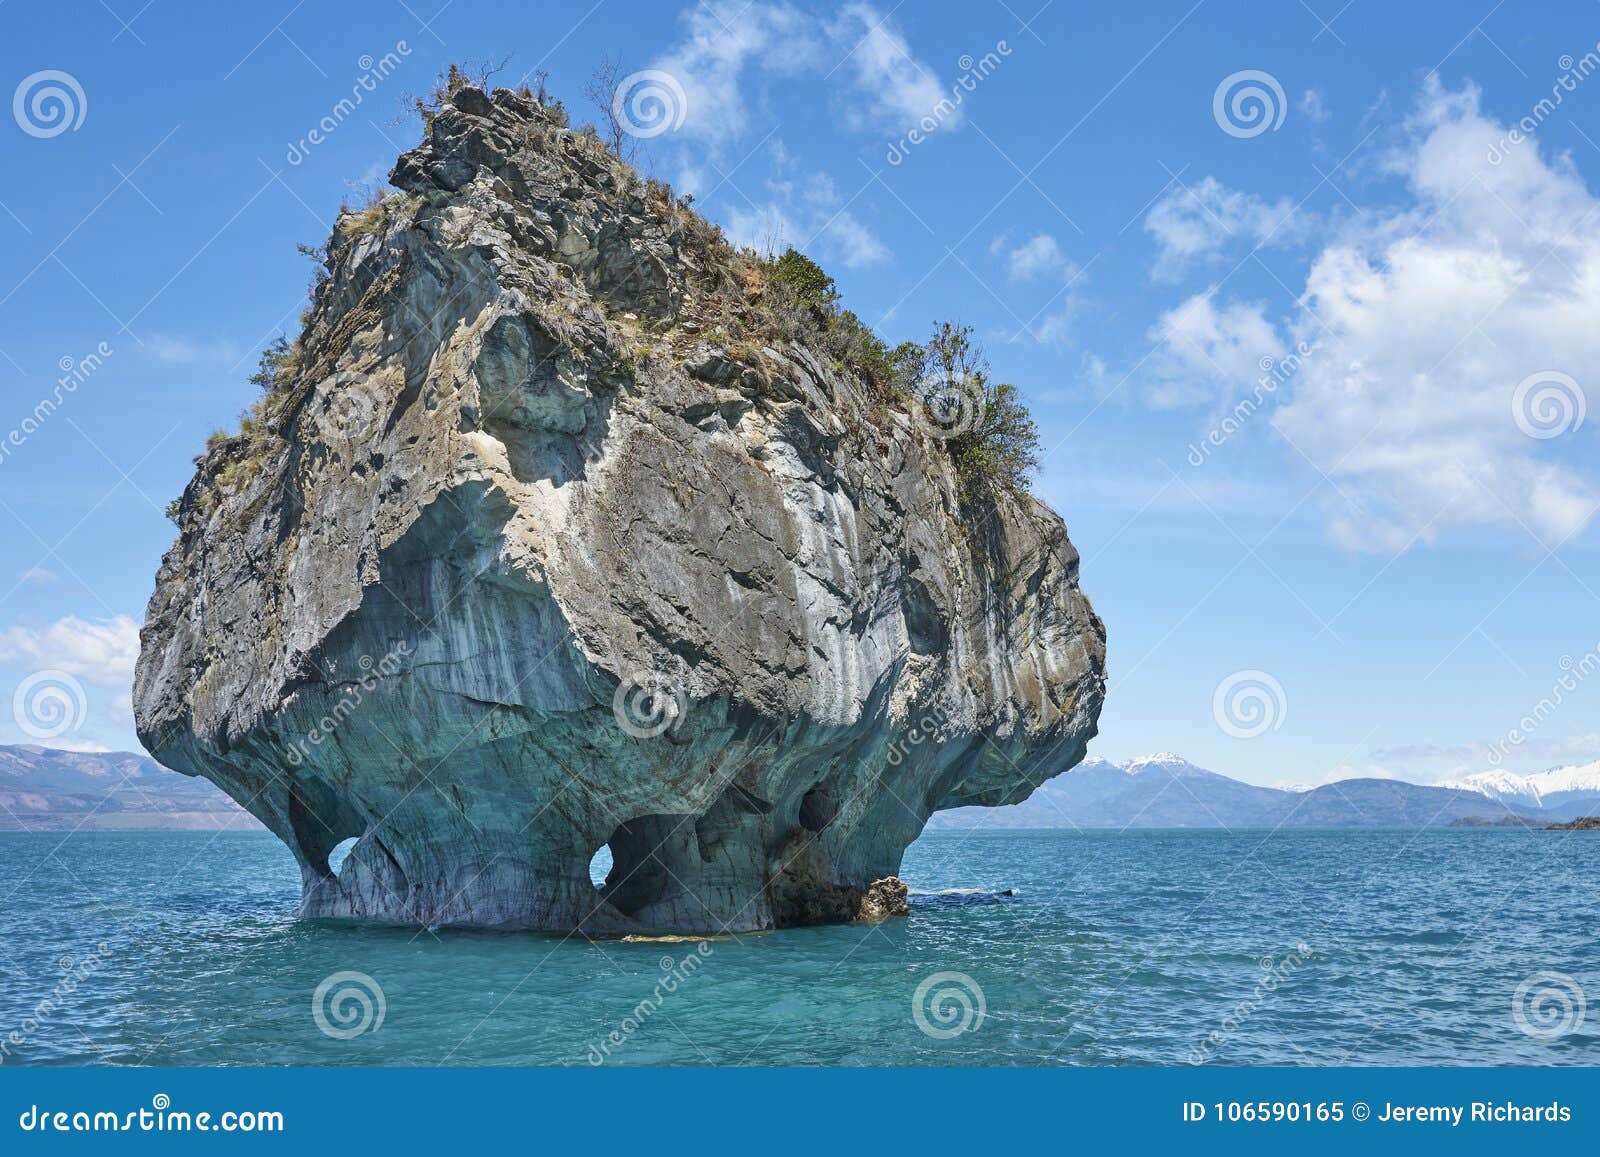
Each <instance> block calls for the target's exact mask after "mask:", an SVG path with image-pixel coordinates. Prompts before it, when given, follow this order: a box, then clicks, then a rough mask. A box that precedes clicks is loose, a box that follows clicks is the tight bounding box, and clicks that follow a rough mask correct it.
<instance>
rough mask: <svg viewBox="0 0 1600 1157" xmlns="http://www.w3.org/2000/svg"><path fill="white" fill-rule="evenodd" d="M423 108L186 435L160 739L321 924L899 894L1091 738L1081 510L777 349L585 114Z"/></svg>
mask: <svg viewBox="0 0 1600 1157" xmlns="http://www.w3.org/2000/svg"><path fill="white" fill-rule="evenodd" d="M426 121H427V123H426V131H425V140H424V142H423V144H421V145H420V146H419V147H418V148H416V149H414V150H413V151H411V152H409V153H406V154H405V155H404V156H402V157H401V158H400V159H399V161H398V163H397V164H396V165H395V167H394V170H393V172H392V173H391V175H390V182H391V184H392V185H393V186H394V187H395V189H397V190H398V191H399V192H398V193H395V194H391V195H390V196H389V197H388V198H387V199H386V200H385V201H383V202H382V203H380V204H378V205H375V206H373V207H371V208H368V209H366V210H362V211H356V212H351V211H347V212H346V213H345V215H344V216H342V217H341V220H340V224H339V227H338V228H337V229H336V230H335V233H334V235H333V237H332V239H331V240H330V241H329V243H328V246H327V249H326V253H325V257H326V263H325V265H326V267H325V270H324V271H323V272H322V274H321V276H320V277H319V281H318V283H317V285H316V286H315V288H314V291H313V298H312V305H311V308H310V309H309V310H308V311H307V314H306V316H305V325H304V329H303V331H302V333H301V334H300V336H299V338H298V340H297V341H296V342H295V343H294V345H293V348H292V350H291V351H289V355H288V357H287V358H285V359H284V361H283V364H282V365H281V367H280V371H281V373H280V376H281V379H282V380H281V381H280V382H279V383H277V384H276V385H275V386H274V392H273V394H272V395H271V396H270V397H269V398H268V399H267V400H266V402H265V403H264V404H263V406H262V407H259V408H258V412H257V414H256V416H255V418H253V419H251V420H250V421H247V422H246V423H245V428H244V429H243V430H242V431H241V433H240V434H238V435H236V436H232V437H221V436H218V437H216V438H214V439H213V441H212V444H211V445H210V447H209V448H208V451H207V453H206V454H205V455H203V456H202V457H201V458H199V459H197V465H198V471H197V473H196V476H195V478H194V480H193V481H192V482H191V483H190V485H189V487H188V488H187V489H186V491H185V493H184V496H183V498H182V500H181V504H180V507H179V510H178V514H177V520H178V522H179V526H180V531H181V533H180V537H179V540H178V542H177V543H176V544H175V545H174V546H173V547H172V549H171V550H170V551H169V552H168V554H167V556H166V558H165V559H164V561H163V563H162V565H161V568H160V572H159V574H158V576H157V579H156V589H155V594H154V596H153V597H152V599H151V601H150V606H149V612H148V617H147V620H146V623H145V626H144V630H143V634H142V644H143V646H142V652H141V654H140V658H139V664H138V671H137V677H136V684H135V690H134V706H135V714H136V718H137V722H138V727H139V734H140V737H141V739H142V740H143V742H144V743H145V744H146V746H147V747H148V748H149V750H150V752H151V753H152V754H153V755H154V756H155V757H156V758H157V759H158V760H160V761H161V762H162V763H163V764H165V765H166V766H168V767H170V768H173V769H176V770H177V771H180V772H184V773H186V774H190V775H199V776H204V777H205V778H207V779H209V780H212V781H214V782H215V783H217V784H218V785H220V786H221V787H222V788H223V789H224V790H225V791H226V792H227V793H228V794H229V795H231V796H232V797H233V798H234V799H236V800H238V801H239V802H240V803H241V804H243V805H244V806H245V807H246V808H247V809H248V810H249V811H250V812H252V813H253V814H254V815H256V816H257V817H259V818H260V819H261V821H262V822H263V823H265V824H266V825H267V827H268V828H270V829H271V830H272V831H273V832H275V833H276V834H277V835H278V837H279V838H281V839H282V840H283V842H284V843H285V844H287V845H288V847H289V849H290V850H291V851H292V852H293V854H294V856H295V859H296V860H297V861H298V863H299V866H300V871H301V875H302V879H303V912H304V914H305V915H306V916H309V917H362V918H371V919H379V920H387V921H396V922H403V923H415V924H423V925H430V926H436V925H476V926H497V927H508V928H526V929H541V930H554V931H570V930H572V929H581V930H583V931H585V932H588V933H592V934H599V935H616V934H630V933H633V934H641V933H707V932H720V931H724V930H732V931H741V930H749V929H765V928H774V927H784V926H790V925H796V924H803V923H815V922H827V921H843V920H850V919H855V918H858V917H864V918H873V917H875V916H877V915H879V914H880V913H881V914H894V912H903V911H904V907H903V888H902V889H901V894H900V896H899V897H898V899H897V897H896V896H895V894H894V892H893V890H892V888H887V889H886V886H885V885H882V884H876V883H875V882H879V881H883V880H884V878H885V877H890V876H893V875H894V874H895V873H896V872H897V871H898V869H899V867H900V859H901V855H902V852H903V851H904V849H905V847H906V846H907V845H908V844H909V843H910V842H911V841H912V840H914V839H915V838H916V837H917V835H918V833H920V832H921V831H922V829H923V825H924V823H925V822H926V820H927V819H928V817H929V815H930V814H932V813H933V812H934V811H936V810H938V809H941V808H953V807H962V806H966V805H973V804H985V805H999V804H1007V803H1013V802H1016V801H1018V800H1021V799H1024V798H1025V797H1027V796H1028V794H1029V793H1030V792H1031V791H1032V790H1033V789H1034V788H1035V787H1036V786H1037V785H1038V784H1039V783H1040V782H1042V781H1043V780H1045V779H1047V778H1049V777H1050V776H1053V775H1056V774H1058V773H1060V772H1062V771H1064V770H1066V769H1068V768H1070V767H1072V766H1073V765H1074V764H1075V763H1077V762H1078V761H1079V760H1080V759H1081V758H1082V757H1083V755H1084V748H1085V744H1086V743H1087V742H1088V741H1089V739H1090V738H1091V737H1092V736H1093V735H1094V734H1095V726H1096V719H1097V717H1098V715H1099V711H1100V706H1101V702H1102V699H1103V695H1104V659H1105V636H1104V630H1103V628H1102V626H1101V623H1100V621H1099V620H1098V619H1097V618H1096V617H1095V615H1094V613H1093V611H1092V610H1091V609H1090V606H1089V603H1088V601H1087V599H1086V598H1085V597H1084V596H1083V594H1081V593H1080V591H1079V589H1078V555H1077V552H1076V551H1075V550H1074V548H1073V547H1072V545H1071V543H1070V542H1069V541H1068V539H1067V534H1066V531H1065V528H1064V527H1063V525H1062V522H1061V520H1060V518H1058V517H1057V516H1056V514H1055V513H1053V512H1052V511H1051V510H1050V509H1048V508H1047V507H1046V506H1044V505H1043V504H1042V503H1040V502H1039V501H1037V500H1035V499H1032V498H1029V497H1027V496H1026V495H1022V494H1018V493H1015V492H1012V491H1009V490H991V491H989V492H987V493H985V494H983V495H977V496H975V495H974V494H973V493H972V492H971V490H970V488H965V487H964V486H963V483H962V481H961V479H960V478H959V477H958V476H957V474H956V472H955V470H954V469H953V467H952V465H951V461H950V455H949V453H948V448H947V447H946V446H945V445H944V444H943V443H942V442H941V441H940V440H939V438H937V437H935V436H932V435H930V434H929V433H928V432H926V431H925V430H924V429H923V428H922V426H920V425H919V424H918V422H917V421H916V420H915V419H914V417H913V415H912V414H911V413H909V412H908V411H907V410H906V409H905V408H904V406H902V405H896V404H892V402H886V401H884V400H883V399H882V398H875V397H872V396H869V393H870V391H868V390H867V389H866V387H864V386H863V385H862V384H861V382H860V381H859V380H858V379H857V377H856V376H855V375H854V374H853V373H851V372H850V371H849V370H848V369H846V368H845V367H844V365H843V364H842V363H836V362H835V361H834V360H833V359H832V358H828V357H825V356H824V355H821V354H819V353H818V352H817V351H816V350H815V349H810V348H807V347H806V345H804V344H802V343H800V342H797V341H784V340H782V339H781V338H778V337H768V338H764V337H762V336H760V332H759V324H758V323H759V316H757V314H758V313H759V310H757V314H751V313H750V312H749V310H750V309H751V308H755V307H750V306H749V305H748V303H749V302H752V301H756V302H759V300H760V290H759V287H757V288H755V289H752V288H751V286H750V284H749V279H750V277H751V276H752V275H751V273H750V270H751V269H752V268H759V266H758V265H757V264H756V263H755V262H753V261H751V260H750V259H748V258H743V259H741V260H733V259H734V258H736V257H738V255H737V254H735V253H734V252H733V251H732V250H731V249H730V248H729V247H728V246H727V245H726V244H725V243H724V242H722V240H721V238H720V235H718V234H717V232H716V231H715V230H714V229H713V228H712V227H710V226H708V225H707V224H706V223H705V222H704V221H703V220H702V219H700V218H699V217H698V216H696V215H695V214H694V213H692V212H691V211H689V210H688V209H687V207H686V206H685V204H684V203H683V202H680V201H675V200H674V199H673V198H672V197H671V195H670V191H664V187H663V186H660V185H658V184H656V183H654V182H646V181H644V180H643V179H642V178H640V177H639V176H638V175H637V174H635V173H634V172H633V171H632V170H631V169H629V168H628V167H627V166H626V165H625V164H623V163H622V162H621V161H620V160H618V159H617V158H616V157H615V156H614V155H613V154H611V153H610V152H609V151H608V150H607V149H606V148H605V147H604V146H603V145H602V144H601V143H600V141H599V140H598V139H597V138H596V137H595V136H594V135H593V134H592V133H584V132H578V131H574V130H571V129H569V128H567V127H566V125H565V117H564V115H561V114H559V112H558V110H556V109H555V107H554V106H545V105H541V104H539V103H538V102H537V101H536V100H535V99H533V98H532V97H531V96H530V95H529V94H527V93H526V92H522V93H514V92H511V91H509V90H504V89H502V90H498V91H496V92H494V93H493V94H492V95H491V94H488V93H485V92H483V91H481V90H479V89H476V88H472V87H462V86H459V85H458V86H456V88H455V91H454V92H452V93H450V94H449V95H448V96H447V97H446V98H445V100H444V101H443V103H442V104H441V105H440V107H438V108H437V109H436V110H434V111H432V112H431V114H430V115H429V116H428V117H427V118H426ZM741 261H742V263H741ZM741 271H742V272H741ZM741 278H742V279H743V281H744V284H742V285H741V284H734V282H738V281H739V280H740V279H741ZM730 301H732V302H734V303H735V304H734V305H733V306H729V304H728V303H729V302H730ZM740 303H744V304H740ZM730 309H732V310H733V312H734V314H737V315H738V317H737V318H736V319H735V321H736V322H737V324H735V323H734V322H727V321H726V318H727V317H728V316H729V314H728V311H729V310H730ZM739 310H745V313H743V314H739V313H738V311H739ZM719 311H721V313H719ZM739 319H742V321H740V320H739ZM736 330H737V331H738V332H739V333H740V334H741V336H739V337H737V338H735V337H734V336H731V335H732V334H733V333H734V331H736ZM351 841H354V843H353V845H352V844H351ZM606 846H609V848H610V851H611V857H612V867H611V869H610V875H609V876H608V877H607V879H606V882H605V884H604V886H603V887H600V888H596V886H595V884H594V883H592V882H591V879H590V862H591V859H592V858H593V857H594V856H595V855H596V853H597V851H598V850H599V849H601V848H602V847H606ZM342 847H348V854H347V855H345V856H344V858H343V860H342V862H340V863H339V864H338V868H337V871H335V870H334V868H333V867H331V866H330V860H329V856H330V853H331V852H334V851H335V849H341V848H342ZM336 858H337V857H336ZM869 886H872V889H873V890H872V892H871V894H870V896H869V893H868V889H869ZM864 899H866V900H867V901H868V903H867V904H866V906H865V911H864V910H863V900H864ZM891 909H892V910H893V911H891Z"/></svg>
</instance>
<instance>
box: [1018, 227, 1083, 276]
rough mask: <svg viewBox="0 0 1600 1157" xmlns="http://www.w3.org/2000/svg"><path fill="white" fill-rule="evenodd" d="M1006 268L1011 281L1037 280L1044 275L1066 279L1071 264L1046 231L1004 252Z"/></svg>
mask: <svg viewBox="0 0 1600 1157" xmlns="http://www.w3.org/2000/svg"><path fill="white" fill-rule="evenodd" d="M1006 270H1007V273H1008V275H1009V276H1010V278H1011V280H1013V281H1039V280H1041V279H1042V278H1045V277H1058V278H1061V279H1063V280H1064V279H1066V278H1067V277H1070V276H1071V275H1072V271H1073V265H1072V262H1071V261H1069V260H1068V259H1067V255H1066V254H1065V253H1063V252H1062V251H1061V246H1060V245H1059V244H1058V243H1057V242H1056V239H1055V238H1054V237H1052V236H1050V234H1048V233H1041V234H1039V235H1038V236H1037V237H1033V238H1030V239H1029V240H1027V241H1024V242H1023V243H1022V244H1021V245H1018V246H1017V247H1016V248H1015V249H1012V250H1011V251H1010V252H1009V253H1007V254H1006Z"/></svg>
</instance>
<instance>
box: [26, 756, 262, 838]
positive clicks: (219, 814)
mask: <svg viewBox="0 0 1600 1157" xmlns="http://www.w3.org/2000/svg"><path fill="white" fill-rule="evenodd" d="M260 826H261V825H260V824H259V823H257V822H256V820H255V818H254V817H253V816H251V815H250V814H249V813H248V812H246V811H244V810H243V809H242V808H240V807H239V806H238V805H237V804H235V803H234V802H233V801H232V800H231V799H229V798H228V797H227V796H226V795H224V794H223V793H222V791H221V789H220V788H218V787H217V786H216V785H215V784H213V783H212V782H211V781H210V780H205V779H195V778H192V777H190V776H187V775H179V774H178V773H177V772H175V771H168V770H167V769H166V768H164V767H162V766H161V765H160V764H159V763H157V762H156V761H155V760H153V759H151V758H150V757H149V756H147V755H134V754H132V753H130V752H125V751H114V752H83V751H56V750H54V749H52V748H46V747H34V746H31V745H26V746H17V747H9V746H5V745H0V831H10V832H16V831H34V832H37V831H76V830H83V831H134V830H150V829H158V830H159V829H166V830H185V829H188V830H215V829H217V828H259V827H260Z"/></svg>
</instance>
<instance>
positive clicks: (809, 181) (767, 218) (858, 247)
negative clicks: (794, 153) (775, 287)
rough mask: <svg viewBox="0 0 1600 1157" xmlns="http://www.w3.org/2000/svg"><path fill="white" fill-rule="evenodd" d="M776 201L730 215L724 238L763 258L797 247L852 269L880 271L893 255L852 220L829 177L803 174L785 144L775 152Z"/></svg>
mask: <svg viewBox="0 0 1600 1157" xmlns="http://www.w3.org/2000/svg"><path fill="white" fill-rule="evenodd" d="M771 155H772V168H773V176H772V177H771V179H769V180H768V181H767V186H766V187H767V192H768V194H769V195H770V199H769V200H768V201H767V202H766V203H764V204H760V205H751V204H745V203H741V204H739V205H736V206H735V207H734V208H733V209H732V210H730V211H729V213H728V214H727V223H726V225H725V227H724V232H725V233H726V234H727V236H728V239H729V240H730V241H732V242H733V243H734V244H735V245H747V246H749V247H750V248H752V249H755V250H756V251H758V252H761V253H767V252H782V251H783V249H784V248H785V247H787V246H790V245H793V246H794V247H795V248H797V249H800V250H802V251H804V252H806V253H807V254H809V255H811V256H813V257H816V258H818V259H821V260H824V261H827V262H829V263H832V264H835V265H840V266H843V267H844V268H846V269H860V268H864V267H866V266H871V265H879V264H882V263H883V262H885V261H887V260H889V258H890V257H891V256H892V254H891V253H890V252H889V248H888V246H886V245H885V244H884V243H883V242H882V241H881V240H879V238H878V237H877V235H876V234H874V233H873V232H872V230H871V229H869V228H868V227H867V226H866V225H865V224H863V223H862V222H861V220H860V219H859V218H857V217H856V216H855V215H854V214H852V213H851V212H850V211H849V209H848V208H846V207H845V205H844V203H843V198H841V197H840V196H839V191H838V189H837V188H836V187H835V186H834V183H833V180H832V178H830V177H829V176H828V175H827V174H826V173H819V172H810V173H805V172H803V171H802V166H801V165H800V164H799V163H798V162H797V161H796V160H795V159H794V158H792V157H791V156H790V155H789V154H788V152H787V151H786V150H785V149H784V147H783V144H782V143H781V142H775V143H774V144H773V146H772V148H771Z"/></svg>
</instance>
